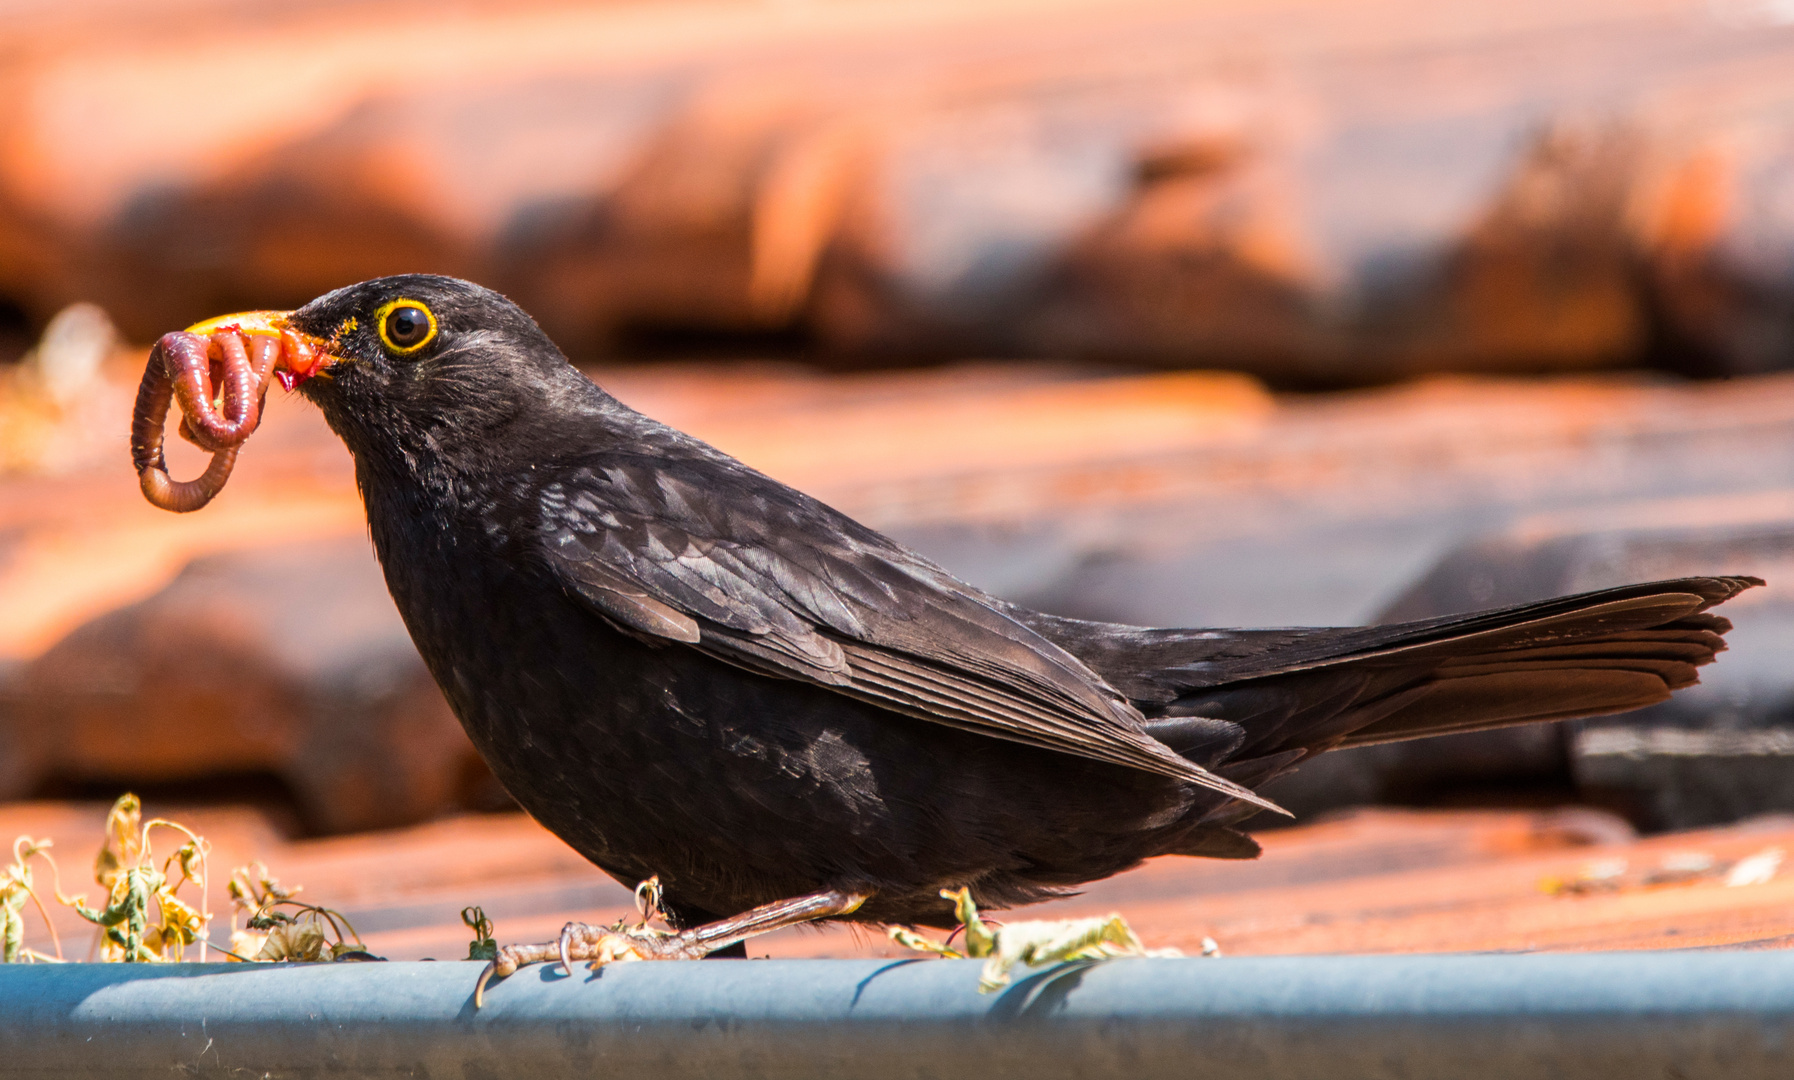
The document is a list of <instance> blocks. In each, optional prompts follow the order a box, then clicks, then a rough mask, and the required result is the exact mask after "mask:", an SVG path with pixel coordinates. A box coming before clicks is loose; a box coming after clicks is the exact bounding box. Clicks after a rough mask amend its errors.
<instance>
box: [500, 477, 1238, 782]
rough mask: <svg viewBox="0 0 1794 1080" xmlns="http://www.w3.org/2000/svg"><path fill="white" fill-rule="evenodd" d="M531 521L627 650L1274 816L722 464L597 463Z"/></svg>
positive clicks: (1048, 648) (959, 597)
mask: <svg viewBox="0 0 1794 1080" xmlns="http://www.w3.org/2000/svg"><path fill="white" fill-rule="evenodd" d="M536 504H537V508H538V513H539V543H540V546H541V551H542V553H543V557H544V560H545V561H546V563H547V565H548V566H549V567H550V569H551V570H552V572H553V573H554V574H555V575H556V576H557V577H558V578H559V580H560V581H561V583H562V585H563V587H564V588H566V590H567V591H568V593H569V594H571V595H573V596H576V597H578V598H579V599H581V600H582V601H584V602H585V603H586V604H587V605H588V606H589V607H590V609H591V610H592V611H593V612H594V613H596V614H598V615H600V616H602V617H603V618H605V619H606V620H608V621H609V622H610V623H611V624H612V625H614V626H616V627H617V628H618V629H619V630H622V631H624V632H626V633H631V634H634V635H636V636H638V637H642V638H645V639H648V640H650V641H658V642H678V643H681V644H684V645H688V646H691V647H693V648H696V649H699V650H700V651H703V652H705V653H708V654H710V655H713V656H715V657H718V658H719V659H723V660H727V661H729V662H731V663H734V664H737V665H740V666H744V667H747V668H750V669H753V670H755V671H759V672H762V673H764V674H769V675H775V676H779V677H784V678H792V679H801V680H803V681H806V682H811V683H815V684H818V685H822V686H826V687H830V688H832V689H834V690H836V691H838V692H840V693H843V694H846V695H848V696H851V697H855V698H860V699H863V700H867V701H871V702H874V703H876V704H878V705H880V706H882V707H884V708H887V709H891V710H893V711H896V712H900V713H905V714H907V715H910V716H915V717H919V718H921V719H924V720H931V721H934V722H936V723H940V724H946V725H949V726H952V727H957V728H963V729H966V730H970V731H975V732H979V733H981V734H985V735H990V736H994V737H997V738H1002V739H1009V740H1012V741H1015V742H1020V743H1025V744H1027V745H1030V746H1037V747H1042V748H1045V749H1049V750H1056V751H1060V752H1062V753H1067V754H1073V755H1077V756H1080V757H1086V758H1093V759H1095V760H1098V761H1107V762H1111V763H1113V764H1117V765H1125V766H1130V767H1133V768H1137V769H1144V770H1147V771H1150V772H1156V773H1161V774H1164V775H1167V776H1173V777H1176V778H1178V779H1181V780H1186V781H1189V782H1191V783H1195V784H1199V785H1201V786H1203V787H1207V788H1211V789H1213V790H1215V791H1219V792H1224V793H1225V794H1227V795H1230V796H1232V797H1234V798H1238V799H1244V800H1247V801H1250V802H1252V803H1254V804H1256V805H1260V806H1267V807H1268V806H1270V805H1271V804H1269V803H1267V802H1266V801H1265V800H1263V799H1261V798H1259V797H1258V796H1256V795H1254V794H1253V793H1252V792H1251V791H1250V790H1248V789H1246V788H1243V787H1241V786H1240V785H1238V784H1235V783H1233V782H1231V781H1229V780H1227V779H1225V778H1223V777H1220V776H1217V775H1215V774H1213V773H1211V772H1209V771H1208V770H1206V769H1204V768H1202V767H1201V766H1199V765H1196V764H1194V763H1193V762H1190V761H1187V760H1185V759H1184V758H1181V757H1179V756H1177V755H1176V754H1174V753H1172V752H1171V751H1170V750H1169V749H1167V748H1166V747H1165V746H1164V745H1163V744H1162V743H1159V742H1157V741H1155V740H1154V739H1152V738H1151V737H1149V736H1147V735H1146V734H1145V733H1144V732H1143V731H1142V730H1141V728H1140V717H1139V714H1138V713H1137V712H1136V711H1135V710H1134V709H1133V707H1132V706H1131V705H1130V704H1128V703H1127V701H1126V700H1125V699H1124V698H1123V697H1122V696H1121V695H1120V694H1119V693H1117V692H1116V691H1115V690H1113V689H1112V688H1111V687H1109V686H1108V685H1107V684H1106V683H1104V682H1103V680H1102V679H1101V678H1100V677H1099V676H1097V675H1096V674H1095V673H1094V672H1092V671H1091V670H1090V669H1089V668H1087V667H1086V666H1084V664H1083V663H1082V662H1081V661H1079V660H1078V659H1077V658H1075V657H1073V656H1072V655H1071V654H1070V653H1067V652H1065V651H1064V650H1062V649H1060V648H1059V647H1058V646H1056V645H1054V644H1052V643H1051V642H1049V641H1047V640H1046V639H1045V638H1043V637H1041V636H1040V635H1038V634H1036V633H1035V632H1034V631H1032V630H1030V629H1028V628H1027V627H1025V626H1023V625H1021V624H1020V623H1019V622H1017V621H1016V620H1015V619H1013V618H1011V617H1010V616H1009V615H1008V614H1007V613H1005V612H1003V611H1000V610H998V609H997V607H996V606H995V605H994V604H993V603H990V602H987V601H988V598H986V597H984V596H983V594H981V593H979V592H977V590H975V589H973V588H972V587H971V586H969V585H965V584H964V583H962V582H959V581H957V580H955V579H954V578H953V577H952V576H951V575H949V574H947V573H946V571H944V570H941V569H940V568H939V567H936V566H934V565H933V564H931V563H929V562H928V561H927V560H925V559H922V558H921V557H920V556H917V555H915V554H913V553H911V552H908V551H906V550H905V549H903V548H901V547H899V546H898V545H896V544H894V543H892V542H891V541H889V540H887V539H885V538H884V537H882V536H880V535H879V534H877V533H875V532H873V531H871V530H869V529H866V528H864V527H863V526H860V525H858V524H856V523H855V522H853V521H852V520H850V519H848V518H846V517H845V516H843V515H841V514H838V513H836V512H835V511H833V510H830V509H829V508H827V507H825V506H823V505H822V504H820V503H818V502H816V501H815V500H813V499H810V498H808V497H806V496H803V495H801V494H799V493H797V492H794V491H792V490H791V489H789V488H786V487H784V486H783V485H780V484H777V483H776V482H774V481H772V480H769V479H767V478H765V477H763V476H761V475H760V474H758V473H755V472H753V471H752V470H750V469H747V468H746V467H745V466H741V465H739V464H737V463H735V462H733V461H729V460H727V459H720V455H719V457H718V458H697V459H673V460H669V459H667V458H665V457H656V458H654V459H652V460H649V459H647V458H643V457H631V456H625V455H617V454H611V455H607V456H606V457H605V458H604V459H603V460H601V461H593V462H591V463H590V464H588V465H586V466H584V467H581V468H577V469H573V470H570V471H567V472H563V473H562V474H561V475H560V476H559V477H558V478H557V479H555V480H554V481H552V482H550V483H547V484H545V485H544V486H542V487H540V489H539V490H538V492H537V496H536Z"/></svg>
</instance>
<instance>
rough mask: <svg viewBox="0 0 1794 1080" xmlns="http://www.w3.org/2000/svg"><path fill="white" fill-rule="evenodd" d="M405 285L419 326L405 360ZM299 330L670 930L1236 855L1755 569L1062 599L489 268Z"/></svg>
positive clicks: (1647, 681) (1609, 706) (446, 676)
mask: <svg viewBox="0 0 1794 1080" xmlns="http://www.w3.org/2000/svg"><path fill="white" fill-rule="evenodd" d="M399 298H404V299H407V300H411V301H416V302H418V303H419V304H420V305H421V306H423V307H427V308H428V309H429V311H430V312H432V313H433V315H434V320H435V321H434V324H433V327H434V336H433V337H430V338H429V339H428V340H427V341H426V342H425V343H424V344H423V345H421V346H415V347H411V349H412V351H410V352H406V353H403V354H401V353H399V352H398V351H397V350H396V349H395V348H394V347H393V346H392V345H391V344H390V342H388V341H386V340H383V338H382V336H381V330H380V325H379V324H380V321H381V320H382V319H383V318H387V316H386V315H384V314H383V308H384V307H386V306H387V305H389V303H390V302H391V301H393V300H395V299H399ZM290 325H291V326H292V327H293V328H295V329H297V330H299V331H302V332H304V333H306V334H309V335H312V336H314V337H316V338H319V339H324V340H326V341H329V342H331V351H332V352H333V354H334V355H335V356H336V357H338V358H339V361H340V362H338V363H336V364H334V365H333V366H331V367H330V368H329V369H328V370H327V371H326V372H325V374H324V377H320V378H316V379H313V380H311V381H309V382H307V383H305V385H304V387H303V392H304V393H305V394H306V396H307V397H309V398H310V399H311V400H313V401H315V402H316V403H317V404H318V405H319V406H320V407H321V408H322V409H323V411H324V415H325V417H326V418H327V419H328V420H329V422H330V425H331V427H332V428H334V429H335V430H336V431H337V433H338V434H340V435H341V436H342V438H343V440H344V442H346V443H347V444H348V446H349V449H350V451H352V453H353V454H354V457H355V467H356V476H357V479H358V481H359V483H360V486H361V491H362V494H363V496H364V498H365V500H366V504H367V511H368V521H369V524H370V527H371V529H372V533H373V539H374V545H375V547H376V549H377V550H378V553H379V556H380V561H381V564H382V566H384V568H385V572H386V579H387V582H388V584H389V586H390V587H391V589H392V595H393V598H394V600H396V601H397V603H398V607H399V611H400V612H401V613H402V614H403V615H404V618H405V622H406V624H407V625H408V626H409V627H410V630H411V634H412V637H413V638H414V639H415V640H416V642H417V647H418V649H419V651H420V652H421V653H422V654H423V657H424V659H425V661H426V662H427V663H428V664H429V667H430V670H431V671H432V672H433V673H434V675H435V677H436V679H437V681H438V682H439V683H440V684H441V685H442V689H443V692H444V693H445V694H446V695H447V697H448V700H449V702H450V703H451V704H452V706H453V707H454V710H455V713H456V714H457V715H458V716H459V717H460V718H461V722H462V723H463V724H464V725H465V726H466V728H467V732H468V734H469V735H470V736H471V737H472V739H473V741H474V744H475V745H476V746H477V747H478V748H479V750H480V753H481V754H483V755H484V756H485V758H486V760H487V761H488V762H489V763H490V764H491V766H492V768H493V770H494V772H496V773H497V775H498V777H499V779H500V780H501V781H503V783H504V784H505V786H506V787H507V788H508V789H509V790H510V791H511V793H512V794H513V795H514V796H515V797H516V798H517V800H518V802H520V803H522V804H523V806H524V808H525V809H527V810H528V811H529V812H530V813H531V814H532V815H534V816H535V817H536V818H537V819H538V820H539V821H541V822H542V823H543V824H544V825H546V826H547V827H548V828H550V829H552V830H553V831H554V832H555V833H557V834H558V835H560V836H561V837H562V838H563V839H565V840H566V841H567V842H568V843H569V844H571V845H573V847H575V848H576V849H578V850H579V851H580V852H581V853H582V854H584V855H585V856H586V857H588V858H590V859H591V860H592V861H593V862H595V863H596V864H598V865H599V866H600V867H602V868H603V869H604V870H605V871H607V872H608V873H610V874H611V875H612V876H613V877H615V878H617V879H618V880H619V881H622V882H624V883H626V884H633V883H635V882H636V881H638V880H641V879H644V878H647V877H648V876H650V875H653V874H658V875H660V878H661V880H662V882H663V884H664V887H665V890H666V899H667V907H668V910H669V912H670V913H671V914H672V915H673V916H674V917H675V918H677V919H679V920H681V921H683V922H685V923H692V922H697V921H703V920H707V919H709V918H711V917H715V916H721V915H728V914H733V913H735V912H737V911H741V910H744V909H746V908H749V907H751V906H753V905H756V904H761V903H765V902H768V901H772V900H778V899H781V898H785V897H792V896H797V895H801V894H807V893H812V892H816V891H818V890H822V889H831V888H832V889H842V890H848V891H854V892H869V893H870V894H871V899H869V900H868V901H867V902H866V904H865V905H864V906H863V907H862V908H861V909H860V910H859V911H858V912H857V913H855V914H854V915H853V916H852V917H853V918H855V919H864V920H876V921H895V922H919V923H928V924H950V923H951V922H952V921H953V920H952V915H951V911H950V909H949V907H948V905H947V904H946V903H945V902H944V901H942V900H941V899H940V898H939V895H938V893H939V890H941V889H942V888H946V887H954V886H960V885H969V886H970V887H971V888H972V890H973V893H974V895H975V897H976V898H977V900H978V901H979V902H980V903H981V904H983V905H986V906H992V907H1003V906H1008V905H1015V904H1025V903H1028V902H1031V901H1035V900H1039V899H1042V898H1044V897H1049V896H1053V895H1057V894H1060V893H1062V892H1064V891H1065V890H1068V889H1070V888H1072V887H1075V886H1077V885H1078V884H1080V883H1082V882H1086V881H1090V880H1092V879H1095V878H1100V877H1104V876H1106V875H1109V874H1113V873H1116V872H1117V871H1121V870H1125V869H1127V868H1129V867H1131V866H1134V865H1135V864H1137V863H1139V862H1140V861H1141V860H1142V859H1145V858H1148V857H1150V856H1153V855H1159V854H1164V853H1176V854H1185V855H1208V856H1217V857H1222V858H1248V857H1251V856H1253V855H1255V854H1257V852H1258V846H1257V845H1256V844H1255V843H1254V842H1253V841H1252V839H1251V838H1250V837H1248V836H1247V835H1245V834H1244V833H1243V832H1240V831H1238V830H1237V829H1236V828H1235V826H1237V825H1238V824H1239V823H1240V822H1241V821H1243V820H1244V819H1245V818H1247V817H1249V816H1251V815H1252V814H1254V813H1257V812H1258V811H1259V806H1257V805H1254V804H1253V803H1252V802H1250V801H1246V799H1248V798H1255V797H1253V796H1250V794H1249V791H1248V790H1247V789H1250V788H1251V787H1254V786H1256V785H1259V784H1262V783H1263V782H1264V781H1265V780H1267V779H1269V778H1270V777H1272V776H1274V775H1276V774H1278V773H1279V772H1282V771H1285V770H1288V769H1289V768H1291V767H1292V766H1294V765H1295V764H1296V762H1297V761H1299V760H1300V759H1302V758H1303V757H1305V756H1307V755H1309V754H1314V753H1319V752H1321V751H1324V750H1328V749H1331V748H1333V747H1336V746H1349V745H1356V744H1363V743H1370V742H1379V741H1385V740H1390V739H1404V738H1413V737H1416V736H1421V735H1431V734H1438V733H1442V732H1448V731H1463V730H1471V729H1476V728H1483V727H1492V726H1496V725H1501V724H1512V723H1524V722H1529V721H1534V720H1555V719H1562V718H1565V717H1571V716H1586V715H1591V714H1595V713H1607V712H1617V711H1621V710H1625V709H1632V708H1636V707H1638V706H1641V705H1647V704H1650V703H1652V702H1655V701H1661V700H1663V699H1664V698H1665V697H1667V696H1668V695H1669V694H1670V692H1671V691H1672V690H1675V689H1678V688H1680V687H1684V686H1688V685H1690V684H1692V683H1694V682H1695V681H1696V676H1695V669H1696V668H1697V667H1699V666H1700V665H1702V664H1705V663H1707V662H1709V661H1710V660H1712V658H1713V655H1714V653H1716V652H1718V651H1720V650H1721V649H1723V648H1724V643H1723V641H1722V640H1721V635H1722V634H1724V633H1725V632H1726V630H1728V629H1729V624H1728V623H1727V622H1726V620H1724V619H1722V618H1720V617H1718V616H1716V615H1711V614H1707V613H1706V612H1707V609H1708V608H1710V607H1712V606H1713V605H1715V604H1718V603H1720V602H1722V601H1724V600H1726V599H1728V598H1730V597H1732V596H1733V595H1735V594H1737V593H1738V592H1739V591H1741V590H1742V589H1744V588H1746V587H1748V586H1749V585H1751V584H1757V582H1755V581H1753V579H1749V578H1739V577H1714V578H1694V579H1687V580H1682V581H1671V582H1662V583H1658V584H1653V585H1637V586H1631V587H1628V588H1623V589H1613V590H1608V591H1605V592H1601V593H1593V594H1588V595H1585V596H1578V597H1570V598H1565V599H1560V600H1553V601H1549V602H1546V603H1541V604H1531V605H1526V606H1524V607H1519V608H1510V609H1506V610H1502V611H1494V612H1484V613H1481V614H1475V615H1463V616H1454V617H1452V618H1446V619H1434V620H1430V621H1427V622H1422V623H1410V624H1406V625H1400V626H1381V627H1361V628H1350V629H1307V630H1146V629H1138V628H1134V627H1125V626H1112V625H1106V624H1101V623H1090V622H1080V621H1076V620H1070V619H1061V618H1056V617H1053V616H1049V615H1043V614H1039V613H1036V612H1032V611H1026V610H1023V609H1020V608H1017V607H1015V606H1013V605H1011V604H1007V603H1004V602H1003V601H1001V600H997V599H995V598H993V597H990V596H987V595H985V594H984V593H982V592H980V591H978V590H977V589H975V588H973V587H971V586H970V585H967V584H965V583H963V582H961V581H958V580H957V579H955V578H954V577H953V576H952V575H950V574H948V573H947V572H946V571H945V570H942V569H941V568H940V567H938V566H935V565H934V564H933V563H930V562H929V561H927V560H926V559H923V558H922V557H920V556H918V555H916V554H914V553H912V552H910V551H907V550H905V549H904V548H903V547H901V546H900V545H898V544H896V543H895V542H893V541H891V540H889V539H887V538H885V537H883V536H881V535H879V534H878V533H876V532H874V531H872V530H871V529H868V528H866V527H864V526H862V525H860V524H858V523H857V522H854V521H853V520H851V519H849V518H847V517H845V516H843V515H842V514H839V513H837V512H835V511H834V510H831V509H830V508H828V507H827V506H824V505H822V504H821V503H819V502H817V501H815V500H814V499H811V498H809V497H807V496H805V495H803V494H801V493H799V492H796V491H793V490H792V489H790V488H788V487H786V486H784V485H783V484H780V483H778V482H776V481H774V480H771V479H769V478H767V477H765V476H762V475H761V474H759V473H757V472H755V471H754V470H752V469H749V468H747V467H746V466H744V465H742V464H741V463H739V462H737V461H735V460H734V459H732V458H730V457H728V456H726V455H724V454H722V453H720V452H718V451H716V450H714V449H712V448H711V447H709V446H706V445H704V444H703V443H701V442H698V441H697V440H695V439H692V438H690V437H688V436H686V435H683V434H681V433H679V432H677V431H674V430H672V429H670V428H668V427H665V426H664V425H661V424H658V423H656V422H655V421H653V420H650V419H648V418H647V417H645V416H642V415H640V414H639V413H636V412H634V411H633V410H631V409H629V408H627V407H625V406H623V405H621V404H619V403H618V402H617V401H616V400H614V399H613V398H611V397H610V396H609V395H607V394H606V393H604V392H603V391H602V390H600V389H599V388H598V387H596V386H594V385H593V384H592V383H591V382H590V381H589V380H587V379H586V378H585V377H584V376H583V375H581V374H580V373H579V372H578V371H576V370H575V369H574V368H573V367H571V366H570V365H569V364H568V363H567V362H566V360H565V359H564V358H563V357H562V355H561V353H560V352H559V350H557V349H556V348H555V346H554V345H553V343H552V342H550V341H549V340H548V338H547V337H545V336H544V335H543V334H542V332H541V331H540V330H539V329H538V328H537V327H536V324H535V323H534V322H533V321H531V320H530V318H529V317H528V316H527V315H525V314H524V313H523V312H522V311H520V310H518V309H517V308H516V307H515V306H513V305H512V304H511V303H509V302H508V301H506V300H505V299H504V298H503V297H501V296H499V295H497V294H496V293H492V292H489V291H487V290H485V289H482V288H479V287H478V286H475V285H471V284H468V283H466V282H461V281H456V280H453V279H449V278H441V277H427V276H407V277H397V278H386V279H382V280H378V281H370V282H364V283H362V284H360V285H355V286H352V287H350V288H347V289H342V290H339V291H337V292H334V293H331V294H329V295H327V296H324V297H321V298H319V299H318V300H315V301H313V302H312V303H310V304H308V305H306V306H305V307H304V308H302V309H300V310H299V311H297V312H295V313H293V314H292V316H291V319H290ZM407 325H409V324H407ZM410 332H411V331H410V330H403V333H406V334H409V333H410ZM418 332H419V333H421V331H418Z"/></svg>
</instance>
